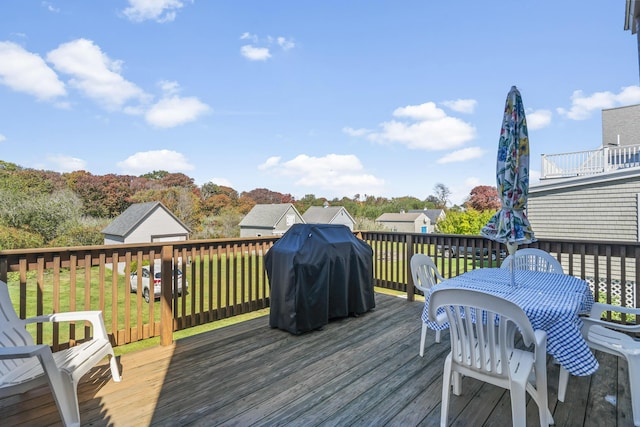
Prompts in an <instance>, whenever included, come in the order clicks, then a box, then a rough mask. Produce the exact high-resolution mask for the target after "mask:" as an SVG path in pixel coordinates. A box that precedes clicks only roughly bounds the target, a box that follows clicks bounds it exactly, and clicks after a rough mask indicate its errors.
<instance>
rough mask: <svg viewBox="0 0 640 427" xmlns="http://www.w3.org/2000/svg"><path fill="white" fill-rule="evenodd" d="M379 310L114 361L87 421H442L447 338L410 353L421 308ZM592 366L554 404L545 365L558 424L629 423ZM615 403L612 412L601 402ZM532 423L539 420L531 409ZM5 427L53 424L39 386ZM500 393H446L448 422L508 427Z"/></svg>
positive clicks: (617, 387)
mask: <svg viewBox="0 0 640 427" xmlns="http://www.w3.org/2000/svg"><path fill="white" fill-rule="evenodd" d="M376 305H377V306H376V309H375V310H373V311H371V312H369V313H366V314H364V315H362V316H359V317H355V318H348V319H342V320H336V321H333V322H331V323H330V324H329V325H327V326H326V327H325V328H324V329H323V330H322V331H314V332H311V333H306V334H302V335H299V336H294V335H292V334H289V333H288V332H284V331H281V330H278V329H271V328H270V327H269V326H268V319H267V318H266V317H260V318H257V319H253V320H250V321H246V322H242V323H238V324H235V325H232V326H228V327H225V328H221V329H218V330H214V331H211V332H207V333H202V334H199V335H196V336H192V337H189V338H185V339H181V340H178V341H176V342H175V344H174V345H172V346H168V347H154V348H151V349H147V350H142V351H138V352H135V353H130V354H126V355H124V356H122V357H121V358H120V362H121V365H122V367H123V381H122V382H121V383H114V382H113V381H111V380H110V377H109V370H108V367H107V365H106V364H104V365H101V366H99V367H97V368H96V369H95V370H94V371H92V372H91V373H90V374H89V375H87V376H86V377H85V378H84V379H83V381H82V382H81V384H80V388H79V396H80V412H81V419H82V423H83V425H94V426H130V425H138V426H141V425H166V426H176V425H180V426H184V425H195V426H212V425H238V426H248V425H268V426H272V425H296V426H300V425H326V426H337V425H350V426H351V425H366V426H379V425H390V426H414V425H415V426H418V425H419V426H427V425H438V424H439V419H440V395H441V384H442V379H441V378H442V366H443V363H444V357H445V355H446V354H447V352H448V349H449V345H448V334H447V333H446V332H444V333H443V342H442V343H440V344H435V343H434V333H433V331H430V333H428V335H427V346H426V351H425V356H424V358H421V357H419V356H418V346H419V342H420V328H421V322H420V320H419V318H420V313H421V310H422V305H423V304H422V303H420V302H407V301H406V300H405V299H402V298H398V297H393V296H389V295H385V294H376ZM597 356H598V359H599V360H600V362H601V367H600V369H599V371H598V372H597V373H596V374H594V375H593V376H590V377H572V378H571V380H570V381H569V389H568V391H567V399H566V402H565V403H558V402H557V399H556V393H557V384H558V381H557V379H558V367H557V366H556V365H554V364H553V363H552V361H551V360H550V361H549V365H548V370H549V371H548V375H549V401H550V402H551V405H550V408H551V411H552V413H553V415H554V418H555V421H556V425H557V426H601V425H607V426H616V425H617V426H626V425H631V424H632V423H631V421H630V420H631V408H630V407H631V401H630V397H629V392H628V390H629V384H628V379H627V366H626V363H625V362H622V361H618V359H617V358H615V357H612V356H609V355H606V354H600V353H599V354H598V355H597ZM605 396H614V398H616V397H617V400H618V408H617V409H616V407H615V406H614V405H613V404H610V403H608V402H607V400H605ZM527 414H528V425H538V421H537V409H536V406H535V403H533V402H532V401H531V402H529V404H528V405H527ZM0 417H1V419H2V424H3V425H12V426H18V425H39V426H46V425H60V418H59V416H58V413H57V410H56V407H55V404H54V403H53V399H52V397H51V394H50V393H49V390H48V389H47V388H46V387H42V388H40V389H37V390H33V391H31V392H29V393H27V394H25V395H22V396H12V397H9V398H5V399H2V400H0ZM510 418H511V413H510V401H509V394H508V392H506V391H504V390H502V389H500V388H498V387H495V386H491V385H488V384H484V383H480V382H478V381H476V380H473V379H469V378H467V379H465V380H464V382H463V394H462V396H460V397H456V396H452V403H451V410H450V419H449V421H450V423H451V424H453V425H464V426H467V425H474V426H481V425H484V426H490V425H505V424H508V423H510Z"/></svg>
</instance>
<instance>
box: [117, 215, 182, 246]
mask: <svg viewBox="0 0 640 427" xmlns="http://www.w3.org/2000/svg"><path fill="white" fill-rule="evenodd" d="M169 236H171V237H170V238H169V240H186V238H187V231H186V230H185V229H184V228H183V227H182V226H181V225H180V224H179V223H177V222H176V220H175V219H174V218H173V217H172V216H171V215H170V214H169V213H168V212H167V211H165V210H164V209H160V208H157V209H154V210H153V212H152V213H151V214H150V215H149V216H148V217H147V218H145V220H144V221H142V222H140V224H139V225H138V226H137V227H135V228H134V229H133V230H131V233H129V234H128V235H127V236H125V239H124V243H141V242H152V241H156V240H160V239H162V238H165V240H166V239H167V237H169Z"/></svg>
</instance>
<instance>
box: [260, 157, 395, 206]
mask: <svg viewBox="0 0 640 427" xmlns="http://www.w3.org/2000/svg"><path fill="white" fill-rule="evenodd" d="M258 169H260V170H264V171H267V172H270V173H273V174H276V175H280V176H285V177H289V178H291V179H292V180H293V183H294V185H297V186H300V187H304V188H319V189H322V190H323V191H325V192H326V193H329V195H328V197H342V196H349V197H351V196H352V195H353V194H357V193H359V194H381V193H382V190H383V189H384V180H382V179H380V178H377V177H375V176H374V175H371V174H369V173H366V172H365V171H364V167H363V166H362V163H361V162H360V159H358V157H356V156H355V155H352V154H345V155H340V154H328V155H326V156H324V157H312V156H308V155H306V154H300V155H298V156H296V157H295V158H293V159H291V160H288V161H286V162H282V161H281V159H280V158H279V157H270V158H269V159H267V161H265V163H263V164H262V165H260V166H258Z"/></svg>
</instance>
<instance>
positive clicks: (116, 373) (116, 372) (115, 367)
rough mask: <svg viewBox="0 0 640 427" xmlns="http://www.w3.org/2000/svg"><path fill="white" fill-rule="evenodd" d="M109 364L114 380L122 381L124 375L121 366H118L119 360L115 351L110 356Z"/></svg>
mask: <svg viewBox="0 0 640 427" xmlns="http://www.w3.org/2000/svg"><path fill="white" fill-rule="evenodd" d="M109 366H110V367H111V377H112V378H113V381H115V382H120V381H121V380H122V375H121V374H120V368H119V367H118V360H117V359H116V356H115V354H114V353H113V352H112V353H111V355H110V356H109Z"/></svg>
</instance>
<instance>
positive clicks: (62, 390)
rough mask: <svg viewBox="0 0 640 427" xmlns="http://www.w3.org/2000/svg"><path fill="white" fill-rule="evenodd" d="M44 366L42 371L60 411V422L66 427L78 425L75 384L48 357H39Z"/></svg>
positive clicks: (78, 409) (78, 407)
mask: <svg viewBox="0 0 640 427" xmlns="http://www.w3.org/2000/svg"><path fill="white" fill-rule="evenodd" d="M39 358H40V361H41V363H42V366H43V368H44V373H45V375H46V377H47V380H48V382H49V388H50V389H51V392H52V394H53V399H54V400H55V402H56V406H57V407H58V412H60V418H62V423H63V424H64V425H65V426H66V427H70V426H74V427H75V426H80V406H79V404H78V393H77V385H76V384H75V383H74V382H73V380H72V379H71V377H70V376H68V375H65V374H63V373H62V372H60V371H58V369H57V368H56V366H55V363H54V362H53V358H51V360H46V359H48V357H46V356H45V357H39Z"/></svg>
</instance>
